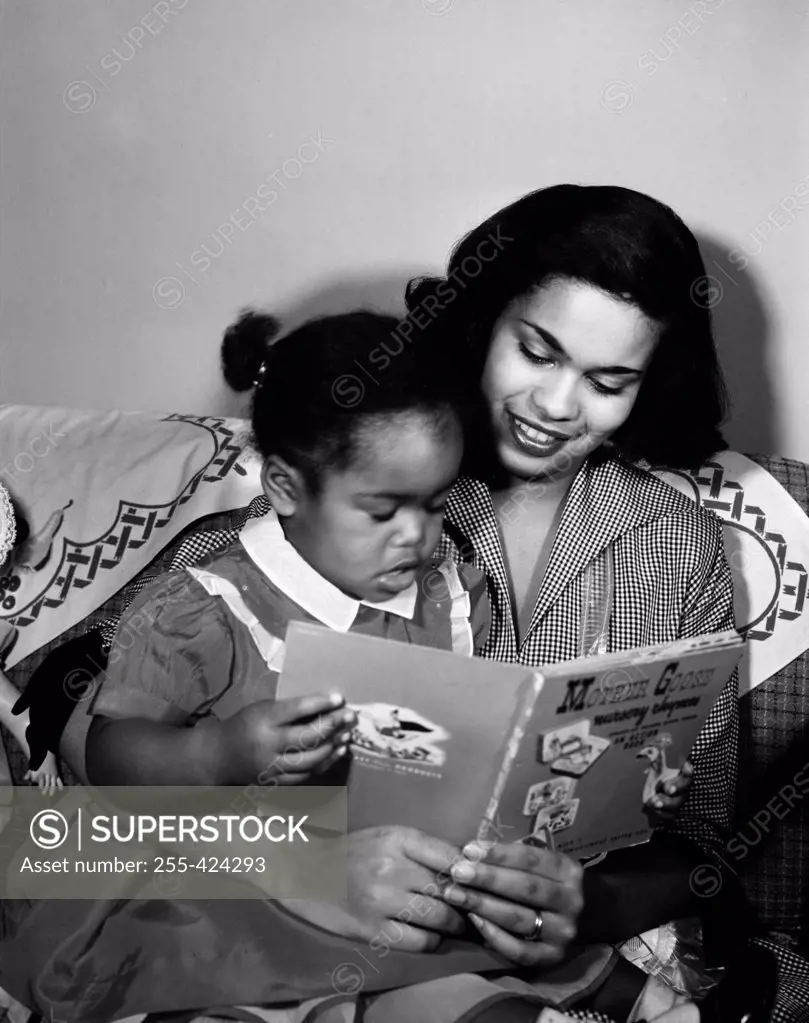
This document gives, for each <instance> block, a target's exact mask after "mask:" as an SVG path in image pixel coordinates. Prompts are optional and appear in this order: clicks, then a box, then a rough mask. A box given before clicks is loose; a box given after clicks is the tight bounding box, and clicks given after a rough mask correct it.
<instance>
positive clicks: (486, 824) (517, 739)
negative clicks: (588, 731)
mask: <svg viewBox="0 0 809 1023" xmlns="http://www.w3.org/2000/svg"><path fill="white" fill-rule="evenodd" d="M544 684H545V679H544V677H543V676H542V674H541V673H540V672H538V671H535V672H534V673H533V679H532V681H531V685H530V688H529V690H528V693H527V694H526V696H525V699H524V700H523V703H522V706H521V708H520V710H519V713H518V715H517V719H516V721H515V722H514V725H513V726H512V729H511V735H510V736H509V740H508V743H507V745H506V751H505V753H504V754H503V762H502V764H501V765H500V770H499V772H498V774H497V778H496V780H495V783H494V789H493V790H492V795H491V798H490V800H489V804H488V806H487V807H486V813H485V815H484V817H483V820H482V821H481V822H480V825H479V827H478V833H477V837H476V839H475V841H476V843H477V845H479V846H484V847H486V846H492V845H495V843H496V841H497V829H496V827H495V822H496V819H497V808H498V807H499V806H500V800H501V798H502V796H503V791H504V789H505V787H506V783H507V782H508V777H509V775H510V774H511V768H512V766H513V765H514V761H515V760H516V758H517V754H518V753H519V751H520V746H521V745H522V741H523V738H524V737H525V732H526V729H527V728H528V724H529V722H530V721H531V718H532V716H533V713H534V706H535V704H536V702H537V697H538V696H539V694H540V693H541V692H542V686H543V685H544ZM492 834H494V836H495V837H494V838H492Z"/></svg>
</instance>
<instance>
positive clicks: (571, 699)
mask: <svg viewBox="0 0 809 1023" xmlns="http://www.w3.org/2000/svg"><path fill="white" fill-rule="evenodd" d="M743 648H744V641H743V640H742V639H741V638H740V637H739V635H738V634H737V633H736V632H724V633H717V634H714V635H707V636H700V637H699V638H697V639H685V640H678V641H676V642H673V643H669V644H666V645H665V646H658V647H647V648H643V649H637V650H631V651H622V652H620V653H615V654H606V655H604V656H598V657H588V658H583V659H581V660H576V661H566V662H563V663H560V664H554V665H551V666H549V667H546V668H543V669H542V670H541V671H534V670H533V669H531V668H526V667H524V666H521V665H513V664H502V663H500V662H498V661H489V660H484V659H483V658H478V657H474V658H466V657H459V656H457V655H456V654H453V653H448V652H445V651H442V650H434V649H431V648H429V647H420V646H409V645H407V644H404V643H396V642H392V641H389V640H381V639H375V638H370V637H368V636H362V635H358V634H356V633H338V632H331V631H329V630H328V629H325V628H322V627H320V626H315V625H309V624H305V623H302V622H292V623H291V624H290V626H289V629H288V631H287V642H286V651H285V656H284V669H283V672H282V675H281V679H280V681H279V686H278V698H279V699H281V698H285V697H291V696H302V695H306V694H308V693H312V692H324V691H328V690H331V689H337V690H339V691H340V692H342V693H343V694H344V695H345V698H346V701H347V702H348V704H349V705H350V706H352V707H353V708H354V709H355V710H356V711H357V714H358V716H359V720H358V723H357V726H356V728H355V729H354V732H353V734H352V738H351V758H350V767H349V770H348V781H347V784H348V800H349V802H348V806H349V827H350V829H351V830H352V831H353V830H357V829H360V828H365V827H373V826H378V825H384V824H401V825H410V826H412V827H416V828H419V829H421V830H422V831H425V832H427V833H428V834H432V835H435V836H437V837H440V838H444V839H446V840H447V841H449V842H453V843H456V844H458V845H463V844H464V843H466V842H468V841H469V840H471V839H474V838H476V837H479V838H490V839H492V840H494V839H497V840H499V841H503V842H515V841H531V838H532V836H536V837H540V838H542V839H543V840H547V837H548V835H550V836H552V840H553V844H554V846H555V848H556V849H558V850H560V851H562V852H566V853H569V854H571V855H575V856H579V857H581V858H585V857H590V856H593V855H595V854H597V853H600V852H604V851H607V850H610V849H616V848H619V847H621V846H627V845H635V844H637V843H639V842H644V841H646V840H647V839H648V838H649V836H650V834H651V827H650V825H649V822H648V819H647V815H646V813H645V812H644V805H645V804H646V803H647V802H648V800H649V799H650V798H651V797H652V796H653V795H654V793H655V791H656V789H657V785H658V783H659V782H664V783H665V781H666V780H667V779H669V778H670V777H672V776H673V775H674V774H676V773H677V771H678V770H679V768H680V767H681V766H682V764H683V762H684V760H685V759H686V757H687V756H688V754H689V753H690V751H691V748H692V746H693V744H694V740H695V739H696V737H697V734H698V732H699V730H700V729H701V728H702V725H703V724H704V722H705V719H706V718H707V716H708V713H709V712H710V710H711V707H712V706H713V704H714V703H715V701H716V699H717V697H718V696H719V694H720V692H721V691H722V689H723V688H724V686H725V685H726V684H727V682H728V680H729V679H730V677H731V675H732V673H733V669H734V668H735V667H736V664H737V662H738V660H739V658H740V656H741V653H742V650H743Z"/></svg>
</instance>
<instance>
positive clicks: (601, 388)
mask: <svg viewBox="0 0 809 1023" xmlns="http://www.w3.org/2000/svg"><path fill="white" fill-rule="evenodd" d="M588 379H589V383H590V386H591V387H592V388H593V390H594V391H596V392H597V393H598V394H609V395H612V396H613V397H614V396H616V395H618V394H622V393H623V391H624V385H623V384H620V385H619V386H618V387H607V385H606V384H602V383H601V381H600V380H594V379H590V378H588Z"/></svg>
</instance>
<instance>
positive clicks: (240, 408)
mask: <svg viewBox="0 0 809 1023" xmlns="http://www.w3.org/2000/svg"><path fill="white" fill-rule="evenodd" d="M428 272H429V271H428V270H425V269H424V267H418V268H414V269H412V270H399V271H391V272H390V273H387V274H376V275H374V274H371V273H369V274H368V275H367V276H364V277H359V276H357V277H342V278H339V277H337V278H331V279H326V280H325V281H323V282H322V283H321V284H320V285H318V286H316V287H315V288H313V289H312V290H311V291H309V292H302V293H301V295H300V296H299V297H298V298H296V299H295V300H294V301H292V302H288V303H286V304H283V305H278V306H274V305H272V303H266V304H264V305H263V306H262V309H264V310H266V311H267V312H270V313H272V314H273V315H274V316H277V317H278V319H279V320H280V321H281V327H282V330H283V333H285V334H286V333H288V332H289V331H291V330H294V329H295V328H296V327H298V326H300V324H302V323H303V322H304V321H306V320H310V319H312V318H313V317H316V316H329V315H333V314H335V313H344V312H350V311H352V310H355V309H368V310H370V311H372V312H379V313H387V314H388V315H390V316H403V315H404V311H405V303H404V293H405V287H406V285H407V282H408V281H409V280H410V278H411V277H418V276H419V275H421V274H425V273H428ZM237 313H238V310H234V314H233V317H234V319H235V317H236V314H237ZM371 370H372V367H365V372H368V373H370V372H371ZM362 372H363V369H362V367H358V369H357V373H358V376H361V375H362ZM368 382H369V383H370V379H369V381H368ZM223 386H224V385H223ZM228 393H229V392H228ZM247 401H248V402H249V397H248V398H247ZM224 414H225V415H231V416H246V415H248V411H247V403H246V401H245V395H240V394H235V395H234V394H230V393H229V398H228V404H227V409H226V411H225V413H224Z"/></svg>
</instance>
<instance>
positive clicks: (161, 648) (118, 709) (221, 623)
mask: <svg viewBox="0 0 809 1023" xmlns="http://www.w3.org/2000/svg"><path fill="white" fill-rule="evenodd" d="M233 660H234V644H233V636H232V633H231V630H230V627H229V625H228V621H227V618H226V617H225V614H224V611H223V609H222V607H221V605H220V603H219V602H218V601H217V599H216V598H215V597H211V596H210V595H209V594H208V593H206V592H205V590H204V589H203V588H202V587H201V586H200V585H199V584H198V583H197V582H196V581H195V580H194V579H193V578H192V577H191V576H190V575H189V574H188V573H187V572H171V573H168V574H167V575H164V576H161V577H160V578H158V579H156V580H155V581H154V582H153V583H151V584H150V585H149V586H148V587H147V588H146V589H145V590H143V592H142V593H141V594H139V596H138V597H137V598H136V599H135V600H134V601H133V603H132V604H131V605H130V607H129V608H128V609H127V611H126V613H125V614H124V615H123V617H122V618H121V620H120V622H119V624H118V628H117V630H116V633H115V639H114V640H113V643H112V647H111V649H110V653H109V661H108V663H107V670H106V671H105V672H103V673H102V674H101V675H100V676H99V679H98V680H97V681H96V684H97V686H98V688H97V691H96V693H95V696H94V697H93V701H92V704H91V706H90V713H91V714H99V715H104V716H106V717H114V718H147V719H148V720H150V721H163V722H166V723H167V724H174V725H182V724H187V723H189V722H190V720H191V718H192V716H193V715H194V714H195V712H197V711H200V710H201V709H202V708H203V707H204V708H206V709H207V708H209V707H210V706H211V705H212V703H213V702H215V700H216V699H218V698H219V697H220V696H221V695H222V694H223V693H224V692H225V691H226V690H227V689H228V688H229V687H230V685H231V678H232V673H233ZM99 683H100V684H99Z"/></svg>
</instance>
